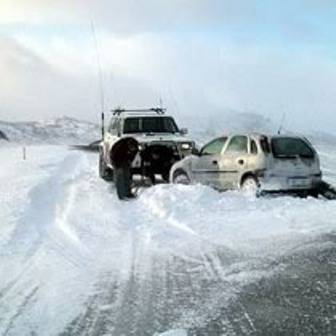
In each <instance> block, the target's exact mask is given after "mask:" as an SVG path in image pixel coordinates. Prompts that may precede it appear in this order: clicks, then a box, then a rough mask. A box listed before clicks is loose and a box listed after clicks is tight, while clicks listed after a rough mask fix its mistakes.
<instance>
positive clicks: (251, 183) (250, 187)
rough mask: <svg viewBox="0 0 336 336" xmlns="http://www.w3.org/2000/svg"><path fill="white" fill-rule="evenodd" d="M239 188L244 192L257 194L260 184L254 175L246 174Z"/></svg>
mask: <svg viewBox="0 0 336 336" xmlns="http://www.w3.org/2000/svg"><path fill="white" fill-rule="evenodd" d="M240 189H241V190H242V191H243V192H244V193H248V194H254V195H256V196H257V195H259V192H260V184H259V181H258V179H257V178H256V177H254V176H247V177H245V178H244V179H243V181H242V183H241V185H240Z"/></svg>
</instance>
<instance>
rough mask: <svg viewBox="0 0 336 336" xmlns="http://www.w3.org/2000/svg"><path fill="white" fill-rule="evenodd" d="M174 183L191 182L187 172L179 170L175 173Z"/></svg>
mask: <svg viewBox="0 0 336 336" xmlns="http://www.w3.org/2000/svg"><path fill="white" fill-rule="evenodd" d="M173 183H174V184H185V185H188V184H190V179H189V177H188V175H187V174H186V173H185V172H183V171H181V170H178V171H177V172H175V173H174V177H173Z"/></svg>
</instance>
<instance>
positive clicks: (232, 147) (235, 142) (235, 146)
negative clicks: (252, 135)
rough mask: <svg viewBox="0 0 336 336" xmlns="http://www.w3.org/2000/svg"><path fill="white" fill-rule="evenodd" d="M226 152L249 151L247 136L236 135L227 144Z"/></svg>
mask: <svg viewBox="0 0 336 336" xmlns="http://www.w3.org/2000/svg"><path fill="white" fill-rule="evenodd" d="M225 153H247V137H246V136H241V135H237V136H234V137H233V138H232V139H231V140H230V143H229V144H228V146H227V149H226V151H225Z"/></svg>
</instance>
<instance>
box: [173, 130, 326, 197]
mask: <svg viewBox="0 0 336 336" xmlns="http://www.w3.org/2000/svg"><path fill="white" fill-rule="evenodd" d="M170 180H171V182H173V183H184V184H189V183H197V182H199V183H202V184H208V185H211V186H213V187H214V188H216V189H219V190H227V189H252V190H255V191H257V190H264V191H276V192H279V191H281V192H282V191H286V192H288V191H290V192H295V193H299V194H303V195H308V194H311V195H314V196H317V194H318V187H319V185H320V183H321V170H320V162H319V157H318V154H317V152H316V151H315V149H314V148H313V146H312V145H311V144H310V142H309V141H308V140H307V139H305V138H303V137H298V136H284V135H278V136H271V137H268V136H265V135H262V134H249V135H240V134H235V135H230V136H222V137H219V138H216V139H214V140H212V141H210V142H209V143H208V144H206V145H205V146H204V147H203V148H202V149H201V151H200V152H199V153H198V155H192V156H189V157H187V158H185V159H183V160H181V161H180V162H177V163H176V164H174V165H173V167H172V169H171V172H170Z"/></svg>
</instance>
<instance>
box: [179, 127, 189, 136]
mask: <svg viewBox="0 0 336 336" xmlns="http://www.w3.org/2000/svg"><path fill="white" fill-rule="evenodd" d="M180 134H181V135H187V134H188V129H187V128H181V129H180Z"/></svg>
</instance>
